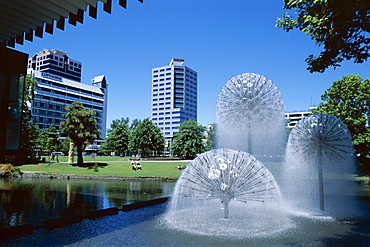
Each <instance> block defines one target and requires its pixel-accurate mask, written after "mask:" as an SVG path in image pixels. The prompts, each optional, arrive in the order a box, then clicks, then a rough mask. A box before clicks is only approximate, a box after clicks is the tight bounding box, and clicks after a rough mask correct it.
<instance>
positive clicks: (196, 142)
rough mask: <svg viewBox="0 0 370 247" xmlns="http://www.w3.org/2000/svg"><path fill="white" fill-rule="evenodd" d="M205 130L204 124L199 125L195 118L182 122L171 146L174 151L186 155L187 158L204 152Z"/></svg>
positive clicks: (176, 153)
mask: <svg viewBox="0 0 370 247" xmlns="http://www.w3.org/2000/svg"><path fill="white" fill-rule="evenodd" d="M205 130H206V128H205V127H204V126H202V125H198V123H197V122H196V121H194V120H188V121H185V122H182V123H181V124H180V127H179V132H178V133H177V136H176V137H175V138H174V141H173V144H172V146H171V151H172V153H173V154H175V155H185V156H186V157H187V158H191V157H192V158H193V157H195V155H196V154H200V153H203V152H204V151H205V147H204V144H203V139H204V138H205V136H204V131H205Z"/></svg>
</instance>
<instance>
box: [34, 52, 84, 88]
mask: <svg viewBox="0 0 370 247" xmlns="http://www.w3.org/2000/svg"><path fill="white" fill-rule="evenodd" d="M28 69H33V70H36V71H41V72H46V73H49V74H53V75H56V76H61V77H63V78H66V79H69V80H72V81H78V82H81V71H82V70H81V69H82V63H81V62H79V61H76V60H73V59H71V58H69V57H68V56H67V53H65V52H61V51H58V50H56V49H53V50H48V49H44V50H42V51H40V52H39V53H36V54H35V55H33V56H32V57H30V58H29V59H28Z"/></svg>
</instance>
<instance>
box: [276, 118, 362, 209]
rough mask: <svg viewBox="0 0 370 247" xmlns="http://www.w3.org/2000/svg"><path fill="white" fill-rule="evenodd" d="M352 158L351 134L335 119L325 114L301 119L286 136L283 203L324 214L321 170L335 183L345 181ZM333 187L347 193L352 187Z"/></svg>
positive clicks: (352, 171)
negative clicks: (297, 205)
mask: <svg viewBox="0 0 370 247" xmlns="http://www.w3.org/2000/svg"><path fill="white" fill-rule="evenodd" d="M354 158H355V156H354V151H353V145H352V137H351V134H350V132H349V131H348V129H347V127H346V126H345V125H344V124H343V123H342V122H341V121H340V120H339V119H338V118H336V117H334V116H331V115H327V114H313V115H310V116H308V117H305V118H303V119H302V120H300V121H299V122H298V123H297V124H296V125H295V126H294V128H293V129H292V131H291V133H290V135H289V140H288V146H287V152H286V162H285V168H284V173H285V179H284V180H283V181H284V188H285V189H284V192H285V193H284V195H285V199H286V201H289V202H293V203H299V204H300V206H299V208H300V209H301V210H302V207H304V208H305V209H306V210H309V211H315V209H320V210H321V211H324V210H325V200H324V199H325V193H324V170H326V172H327V174H328V179H329V178H330V177H332V178H333V180H335V182H337V183H338V182H340V181H342V180H343V181H345V180H347V181H349V179H348V177H347V176H348V174H350V173H354V172H355V170H354V167H355V163H354V161H355V159H354ZM297 179H298V180H297ZM332 187H333V186H332ZM334 187H336V188H337V189H340V188H341V189H342V190H344V189H346V190H349V189H350V188H353V185H351V184H345V186H339V187H338V186H334ZM342 192H343V191H342ZM351 194H353V193H351ZM346 200H347V199H346ZM340 204H341V202H340V201H337V202H335V205H337V206H338V205H340ZM335 205H333V204H332V205H331V207H328V209H330V210H332V209H333V207H334V206H335ZM353 208H354V207H351V208H348V210H350V209H353ZM342 213H343V212H342Z"/></svg>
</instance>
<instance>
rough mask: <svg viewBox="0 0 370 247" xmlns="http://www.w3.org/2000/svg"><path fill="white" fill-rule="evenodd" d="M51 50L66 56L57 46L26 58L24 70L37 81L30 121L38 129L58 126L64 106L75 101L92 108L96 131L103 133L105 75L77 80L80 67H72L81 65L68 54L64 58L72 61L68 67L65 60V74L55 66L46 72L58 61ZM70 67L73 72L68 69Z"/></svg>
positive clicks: (104, 120) (79, 76)
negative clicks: (26, 63) (86, 80)
mask: <svg viewBox="0 0 370 247" xmlns="http://www.w3.org/2000/svg"><path fill="white" fill-rule="evenodd" d="M40 54H41V55H40ZM55 54H64V55H62V56H63V58H67V56H66V54H65V53H61V52H59V51H57V50H52V51H47V50H43V51H42V52H41V53H39V55H35V56H33V57H32V58H30V59H29V69H28V73H29V74H33V76H34V78H35V79H36V81H37V83H38V86H37V87H36V90H35V99H34V101H33V102H32V105H31V112H32V117H33V121H34V122H35V123H36V124H37V125H38V126H39V128H40V129H44V128H47V127H49V126H50V125H52V124H53V125H54V126H56V127H57V128H58V127H59V126H60V122H61V121H63V120H64V119H65V118H64V117H63V114H64V113H66V110H65V106H67V105H71V104H72V102H75V101H79V102H81V103H82V104H83V106H84V108H85V109H89V110H94V111H95V112H96V115H95V118H96V120H97V124H98V128H99V130H100V131H101V133H100V134H101V136H102V137H105V134H106V122H107V96H108V83H107V81H106V78H105V76H104V75H102V76H97V77H94V78H93V79H92V80H91V85H87V84H84V83H81V82H79V81H77V80H80V78H81V71H80V72H78V71H77V70H76V69H79V68H81V66H82V64H81V63H80V62H78V61H75V60H72V59H69V58H68V59H67V60H66V61H69V62H71V61H73V65H71V67H70V64H69V62H68V64H67V66H68V67H69V69H68V70H67V72H66V73H65V74H63V73H62V71H61V70H57V74H53V73H50V72H54V69H55V63H58V61H59V59H60V58H61V56H60V55H55ZM35 58H36V60H35ZM38 58H40V59H38ZM34 61H36V63H35V62H34ZM71 68H73V69H71ZM72 70H74V71H75V72H76V73H70V72H71V71H72ZM45 71H48V72H45ZM71 77H75V79H76V80H72V79H71Z"/></svg>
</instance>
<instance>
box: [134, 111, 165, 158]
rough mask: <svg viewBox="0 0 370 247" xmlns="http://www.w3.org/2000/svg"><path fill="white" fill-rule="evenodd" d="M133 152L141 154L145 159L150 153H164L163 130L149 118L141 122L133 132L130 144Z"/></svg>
mask: <svg viewBox="0 0 370 247" xmlns="http://www.w3.org/2000/svg"><path fill="white" fill-rule="evenodd" d="M129 147H130V150H131V151H134V152H139V150H141V152H142V155H143V156H144V157H145V156H146V155H148V154H149V152H150V151H160V152H161V151H163V148H164V136H163V134H162V132H161V130H160V129H159V128H158V126H157V125H155V124H154V123H153V122H152V121H151V120H150V119H149V118H146V119H144V120H143V121H141V122H139V123H138V125H137V126H136V128H134V129H133V131H132V132H131V139H130V143H129Z"/></svg>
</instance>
